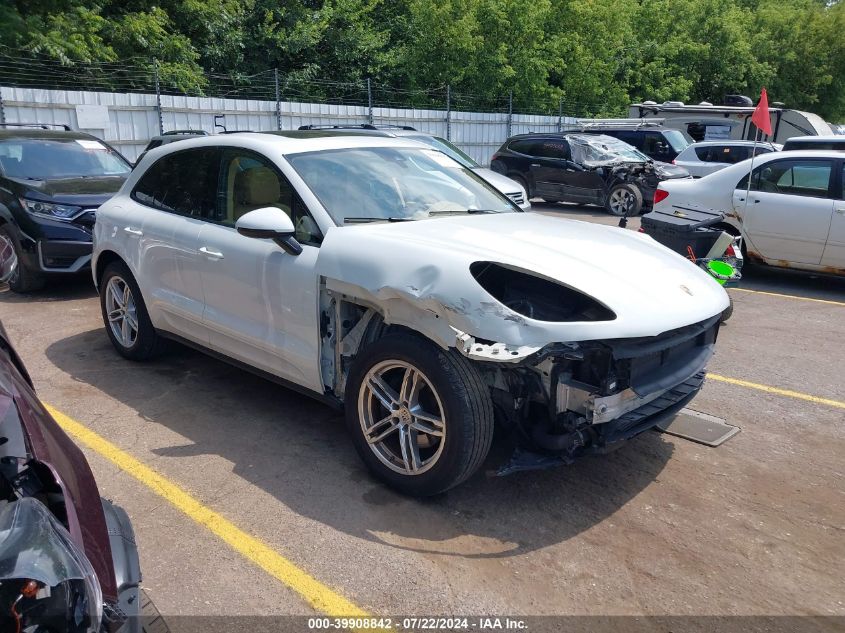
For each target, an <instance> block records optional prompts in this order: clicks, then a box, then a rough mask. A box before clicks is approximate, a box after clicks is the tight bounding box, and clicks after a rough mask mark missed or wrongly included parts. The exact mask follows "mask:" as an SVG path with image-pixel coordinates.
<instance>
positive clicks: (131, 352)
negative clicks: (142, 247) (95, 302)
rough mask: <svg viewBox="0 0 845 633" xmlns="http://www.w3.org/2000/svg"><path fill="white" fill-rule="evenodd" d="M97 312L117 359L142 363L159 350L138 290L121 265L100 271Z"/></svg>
mask: <svg viewBox="0 0 845 633" xmlns="http://www.w3.org/2000/svg"><path fill="white" fill-rule="evenodd" d="M100 309H101V311H102V313H103V323H104V324H105V326H106V333H107V334H108V336H109V339H110V340H111V342H112V345H114V348H115V349H116V350H117V351H118V353H120V355H121V356H123V357H125V358H128V359H130V360H146V359H148V358H152V357H153V356H156V355H157V354H158V353H159V352H160V351H161V349H162V347H163V343H164V341H163V339H162V338H161V337H160V336H158V334H157V333H156V331H155V328H154V327H153V324H152V322H151V321H150V317H149V315H148V314H147V308H146V306H145V305H144V299H143V298H142V297H141V290H140V289H139V288H138V284H137V283H135V278H134V277H133V276H132V273H131V272H130V271H129V268H128V267H127V266H126V264H124V263H123V262H112V263H111V264H109V265H108V266H106V270H105V271H104V272H103V276H102V278H101V279H100Z"/></svg>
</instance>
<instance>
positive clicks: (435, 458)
mask: <svg viewBox="0 0 845 633" xmlns="http://www.w3.org/2000/svg"><path fill="white" fill-rule="evenodd" d="M345 405H346V423H347V428H348V429H349V432H350V434H351V435H352V440H353V442H354V443H355V448H356V450H357V451H358V454H359V455H360V456H361V459H362V460H363V461H364V463H365V464H366V465H367V467H368V468H369V469H370V471H371V472H372V473H373V474H374V475H375V476H376V477H378V478H379V479H381V480H382V481H384V482H385V483H386V484H388V485H389V486H392V487H393V488H396V489H397V490H400V491H401V492H404V493H406V494H410V495H414V496H420V497H423V496H429V495H434V494H438V493H440V492H443V491H444V490H448V489H449V488H451V487H453V486H456V485H458V484H459V483H461V482H462V481H464V480H466V479H467V478H468V477H470V475H472V474H473V473H474V472H475V471H477V470H478V468H479V467H480V466H481V464H482V462H483V461H484V458H485V457H486V456H487V453H488V451H489V450H490V443H491V441H492V439H493V403H492V401H491V398H490V388H489V386H488V385H487V383H486V381H485V380H484V377H483V375H482V374H481V373H480V371H479V368H478V366H477V364H476V363H472V362H471V361H469V360H468V359H467V358H466V357H464V356H462V355H461V354H459V353H458V352H457V351H455V350H452V349H449V350H444V349H443V348H441V347H439V346H437V345H435V344H434V343H432V342H431V341H429V340H428V339H425V338H423V337H422V336H419V335H416V334H414V333H411V332H407V331H401V332H391V333H388V334H386V335H385V336H383V337H382V338H380V339H378V340H377V341H375V342H373V343H370V344H369V345H367V346H365V347H364V348H363V349H362V350H360V351H359V353H358V355H357V356H356V357H355V360H354V362H353V363H352V367H350V370H349V376H348V378H347V381H346V393H345Z"/></svg>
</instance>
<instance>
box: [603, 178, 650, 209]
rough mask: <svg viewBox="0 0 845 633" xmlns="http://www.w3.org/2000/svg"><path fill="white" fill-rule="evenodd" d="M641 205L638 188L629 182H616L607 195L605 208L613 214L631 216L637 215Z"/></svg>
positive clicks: (641, 199)
mask: <svg viewBox="0 0 845 633" xmlns="http://www.w3.org/2000/svg"><path fill="white" fill-rule="evenodd" d="M642 206H643V196H642V194H641V193H640V190H639V189H637V188H636V187H634V186H633V185H629V184H618V185H616V186H614V187H613V189H611V190H610V193H609V194H608V196H607V210H608V211H610V212H611V213H612V214H613V215H617V216H627V217H632V216H635V215H639V213H640V210H641V209H642Z"/></svg>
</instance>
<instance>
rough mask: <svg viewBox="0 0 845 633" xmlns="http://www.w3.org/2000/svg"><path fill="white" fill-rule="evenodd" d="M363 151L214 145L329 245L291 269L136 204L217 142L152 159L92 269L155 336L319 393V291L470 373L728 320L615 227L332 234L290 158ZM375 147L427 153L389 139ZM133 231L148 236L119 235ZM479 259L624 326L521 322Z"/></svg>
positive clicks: (402, 225)
mask: <svg viewBox="0 0 845 633" xmlns="http://www.w3.org/2000/svg"><path fill="white" fill-rule="evenodd" d="M362 140H363V139H362V137H349V136H347V137H341V136H338V137H326V138H320V139H313V138H312V139H307V140H305V139H290V138H281V137H273V136H267V135H261V134H238V135H232V136H228V137H216V138H215V139H214V141H213V142H214V143H215V144H217V145H234V146H238V147H243V148H247V149H251V150H254V151H256V152H259V153H261V154H263V155H264V156H265V157H267V158H268V159H270V160H271V161H273V162H274V163H275V164H276V165H277V166H278V167H279V169H280V170H281V171H282V172H283V173H284V174H285V175H286V176H287V177H288V179H289V180H290V182H291V184H292V185H293V187H294V188H295V189H296V190H297V192H298V193H299V195H300V196H301V197H302V199H303V201H304V202H305V204H306V206H307V207H308V208H309V210H310V211H311V213H312V215H313V217H314V220H315V221H316V222H317V224H318V225H319V226H320V228H321V230H322V232H323V234H324V239H323V243H322V244H321V245H320V246H319V247H312V246H308V245H304V246H303V252H302V253H301V254H300V255H298V256H293V255H289V254H287V253H285V252H284V251H283V250H282V249H281V248H280V247H278V246H277V245H276V244H275V243H273V242H272V241H270V240H261V239H254V238H249V237H245V236H243V235H240V234H238V233H237V231H236V230H235V229H233V228H228V227H225V226H222V225H217V224H213V223H208V222H204V221H201V220H194V219H191V218H186V217H183V216H177V215H172V214H167V213H165V212H162V211H157V210H155V209H151V208H149V207H146V206H143V205H141V204H139V203H137V202H135V201H134V200H132V199H131V197H130V195H129V194H130V192H131V191H132V190H133V189H134V187H135V185H136V183H137V181H138V179H139V178H140V174H143V173H144V171H145V170H146V168H147V167H148V166H149V164H151V163H152V162H154V161H155V160H157V159H158V158H159V157H160V156H163V155H164V154H166V153H170V152H173V151H178V150H182V149H186V148H189V147H192V146H203V145H207V144H209V143H210V142H211V141H210V139H198V140H186V141H181V142H180V143H178V144H173V145H170V146H165V147H162V148H157V149H155V150H152V151H151V152H149V153H148V154H147V155H146V156H145V157H144V159H143V160H142V162H141V164H140V165H139V166H138V167H137V168H136V170H135V171H134V172H133V174H132V175H131V176H130V178H129V179H128V180H127V181H126V183H125V184H124V186H123V188H122V189H121V191H120V192H119V193H118V194H117V195H116V196H115V197H114V198H112V199H111V200H110V201H109V202H107V203H106V204H105V205H103V207H101V209H100V210H99V212H98V217H97V223H96V225H95V249H94V262H93V267H92V268H93V270H94V272H95V274H96V271H97V270H98V264H97V262H98V261H99V258H100V257H101V256H102V254H103V253H104V252H106V251H113V252H114V253H116V254H117V255H118V256H119V257H121V258H122V259H123V260H124V261H125V262H126V263H127V265H128V266H129V268H130V270H131V272H132V274H133V275H134V276H135V278H136V280H137V282H138V285H139V287H140V289H141V292H142V295H143V297H144V299H145V302H146V304H147V306H148V310H149V314H150V318H151V320H152V322H153V325H154V326H155V327H156V328H158V329H160V330H163V331H165V332H169V333H171V334H175V335H177V336H180V337H182V338H185V339H188V340H190V341H193V342H195V343H200V344H202V345H203V346H206V347H208V348H210V349H211V350H213V351H215V352H218V353H221V354H224V355H226V356H229V357H231V358H234V359H236V360H239V361H241V362H244V363H247V364H249V365H251V366H253V367H256V368H258V369H261V370H264V371H266V372H269V373H271V374H274V375H276V376H279V377H282V378H284V379H287V380H288V381H290V382H293V383H296V384H298V385H301V386H303V387H306V388H308V389H311V390H313V391H316V392H318V393H322V392H323V390H324V385H323V380H322V379H321V353H320V344H321V336H320V309H321V306H320V293H321V292H322V284H323V283H325V288H326V289H327V290H328V291H332V290H334V291H337V292H341V293H344V294H346V295H347V296H348V297H350V298H352V299H355V300H357V301H360V302H361V303H362V304H364V305H371V306H373V307H375V308H376V309H377V310H378V311H379V312H381V314H382V315H383V316H384V319H385V321H386V322H388V323H397V324H402V325H407V326H408V327H411V328H413V329H414V330H416V331H419V332H421V333H422V334H424V335H425V336H427V337H429V338H430V339H432V340H434V341H435V342H437V343H438V344H440V345H441V346H444V347H457V348H458V349H460V350H461V351H462V352H463V353H465V354H466V355H468V356H470V357H471V358H475V359H477V360H495V361H503V360H511V361H516V360H521V359H522V358H525V357H526V356H527V355H529V354H532V353H534V352H536V351H537V350H539V349H540V348H541V347H543V346H545V345H548V344H551V343H556V342H576V341H588V340H599V339H617V338H626V337H645V336H655V335H658V334H661V333H663V332H666V331H668V330H672V329H675V328H679V327H683V326H686V325H690V324H693V323H698V322H701V321H703V320H706V319H708V318H710V317H713V316H714V315H717V314H719V313H721V312H722V311H723V310H724V309H725V308H727V306H728V297H727V294H726V293H725V291H724V289H723V288H722V287H721V286H719V285H718V284H717V283H715V282H714V281H713V280H712V278H711V277H710V276H709V275H707V274H706V273H704V272H703V271H702V270H700V269H699V268H698V267H696V266H695V265H693V264H692V263H690V262H688V261H686V260H685V259H684V258H683V257H681V256H679V255H677V254H675V253H674V252H672V251H670V250H668V249H666V248H664V247H662V246H660V245H658V244H657V243H656V242H654V241H653V240H652V239H651V238H649V237H647V236H645V235H642V234H638V233H636V232H634V231H629V230H624V229H619V228H616V227H608V226H602V225H597V224H589V223H583V222H578V221H571V220H561V219H558V218H550V217H546V216H541V215H535V214H523V213H508V214H473V215H457V216H443V217H439V218H432V219H426V220H419V221H410V222H397V223H386V222H385V223H369V224H360V225H349V226H344V227H336V226H334V223H333V221H332V220H331V218H330V217H329V215H328V214H327V213H326V211H325V209H323V208H322V206H321V205H320V203H319V202H318V200H317V199H316V197H315V196H314V195H313V194H312V193H311V192H310V191H309V190H308V189H307V187H306V186H305V184H304V182H303V181H302V180H301V178H299V176H298V175H297V174H296V172H295V171H294V170H293V169H292V168H291V167H290V165H289V164H288V163H287V161H286V160H285V158H284V156H285V155H286V154H293V153H296V152H299V151H313V150H315V149H330V148H342V147H360V146H361V141H362ZM366 141H367V143H368V145H369V146H391V147H418V146H417V144H416V143H415V142H412V141H403V140H401V139H396V138H380V137H367V139H366ZM682 182H688V181H682ZM689 182H691V181H689ZM160 216H166V217H165V218H161V217H160ZM139 223H140V224H141V227H140V228H141V232H142V233H143V235H136V234H135V233H127V232H125V231H124V228H125V227H127V226H129V227H130V228H133V229H134V228H138V227H137V225H138V224H139ZM201 249H202V250H201ZM475 261H490V262H496V263H499V264H504V265H506V266H510V267H516V268H521V269H524V270H526V271H529V272H532V273H534V274H536V275H540V276H544V277H547V278H549V279H552V280H556V281H559V282H560V283H563V284H564V285H568V286H570V287H572V288H574V289H576V290H579V291H581V292H583V293H584V294H587V295H589V296H591V297H594V298H595V299H596V300H598V301H600V302H601V303H603V304H605V305H606V306H608V307H609V308H610V309H611V310H613V311H614V312H615V313H616V315H617V318H616V319H614V320H612V321H600V322H571V323H564V322H559V323H555V322H542V321H535V320H533V319H530V318H527V317H524V316H522V315H520V314H517V313H516V312H514V311H512V310H510V309H509V308H507V307H505V306H504V305H503V304H501V303H499V302H497V301H496V300H495V299H494V298H493V297H492V296H490V295H489V294H487V292H486V291H485V290H484V289H483V288H482V287H481V286H480V285H479V284H478V283H477V282H476V281H475V280H474V278H473V277H472V275H471V274H470V270H469V266H470V264H471V263H473V262H475ZM200 302H201V303H202V308H201V309H200V307H199V304H200ZM474 337H478V338H481V339H487V340H488V341H493V342H494V345H492V346H485V348H484V350H483V351H481V352H480V353H476V352H477V351H478V350H476V349H475V348H471V347H469V342H471V341H472V340H473V339H474ZM505 354H507V358H503V356H504V355H505Z"/></svg>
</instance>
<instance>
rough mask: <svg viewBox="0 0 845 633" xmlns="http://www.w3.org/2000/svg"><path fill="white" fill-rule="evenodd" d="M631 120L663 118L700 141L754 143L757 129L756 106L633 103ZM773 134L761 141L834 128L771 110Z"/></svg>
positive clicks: (812, 118) (815, 117)
mask: <svg viewBox="0 0 845 633" xmlns="http://www.w3.org/2000/svg"><path fill="white" fill-rule="evenodd" d="M629 113H630V116H631V117H636V118H640V119H653V118H659V119H662V122H663V125H665V126H666V127H671V128H675V129H678V130H683V131H684V132H686V133H688V134H689V135H690V136H692V137H693V138H694V139H695V140H696V141H718V140H723V139H735V140H738V139H745V140H754V135H755V134H756V133H757V126H755V125H754V124H753V123H752V122H751V115H752V114H754V106H723V105H713V104H711V103H707V102H702V103H700V104H698V105H685V104H684V103H682V102H680V101H667V102H665V103H655V102H653V101H643V102H642V103H634V104H631V107H630V110H629ZM769 113H770V115H771V119H772V135H771V136H769V135H767V134H761V135H760V140H761V141H770V142H772V143H783V142H784V141H786V140H787V139H789V138H792V137H793V136H825V135H830V134H833V130H832V129H831V127H830V125H829V124H828V123H827V122H825V121H824V119H822V118H821V117H820V116H819V115H817V114H813V113H812V112H801V111H799V110H791V109H789V108H781V107H773V108H769Z"/></svg>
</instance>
